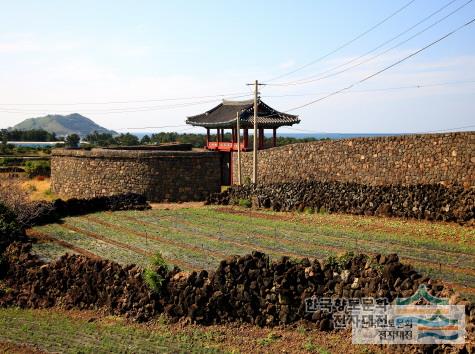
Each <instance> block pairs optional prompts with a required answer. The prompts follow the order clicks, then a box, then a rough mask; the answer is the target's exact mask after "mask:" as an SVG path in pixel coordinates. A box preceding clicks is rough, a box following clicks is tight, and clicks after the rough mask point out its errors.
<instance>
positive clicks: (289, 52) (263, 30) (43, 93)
mask: <svg viewBox="0 0 475 354" xmlns="http://www.w3.org/2000/svg"><path fill="white" fill-rule="evenodd" d="M408 1H409V0H398V1H389V0H388V1H376V0H372V1H343V0H341V1H279V2H277V1H259V2H255V1H239V2H238V1H233V2H231V1H227V2H224V1H100V2H99V1H74V2H73V1H47V0H44V1H21V0H20V1H2V2H1V5H2V6H1V8H2V12H1V13H0V80H1V83H2V84H1V85H0V104H1V106H0V117H1V118H0V121H1V124H0V125H1V126H2V127H6V126H11V125H13V124H15V123H17V122H19V121H21V120H23V119H25V118H29V117H35V116H40V115H44V114H47V113H51V114H52V113H61V114H66V113H72V112H78V113H82V114H84V115H86V116H88V117H90V118H92V119H93V120H94V121H96V122H98V123H99V124H102V125H104V126H106V127H108V128H113V129H122V130H121V131H126V130H127V129H126V128H140V127H161V126H170V125H180V126H181V125H183V124H184V120H185V117H186V116H187V115H193V114H197V113H201V112H203V111H205V110H207V109H209V108H211V107H213V106H214V105H215V104H217V103H219V100H220V98H219V97H215V98H207V99H195V100H190V99H188V100H181V101H164V102H160V101H154V102H149V101H145V102H131V103H123V102H122V103H114V104H91V103H103V102H110V101H137V100H151V99H162V98H178V97H190V96H207V95H218V94H228V93H232V94H235V93H239V96H241V95H246V94H250V90H249V88H248V87H246V86H245V83H247V82H251V81H253V80H254V79H259V80H262V81H266V80H267V79H269V78H272V77H275V76H277V75H281V74H284V73H286V72H289V71H291V70H294V69H295V68H298V67H300V66H302V65H304V64H306V63H308V62H310V61H312V60H313V59H315V58H318V57H320V56H321V55H323V54H325V53H328V52H329V51H331V50H333V49H335V48H336V47H338V46H339V45H341V44H343V43H345V42H347V41H348V40H350V39H351V38H353V37H355V36H356V35H358V34H359V33H362V32H364V31H365V30H367V29H368V28H370V27H371V26H372V25H374V24H376V23H377V22H379V21H380V20H382V19H383V18H385V17H386V16H388V15H389V14H391V13H392V12H394V11H395V10H396V9H398V8H400V7H402V6H403V5H404V4H406V3H408ZM467 1H468V0H455V1H454V2H453V3H452V4H451V5H450V6H448V7H447V8H446V9H445V10H444V11H441V12H440V13H439V14H437V15H435V16H434V17H433V18H431V19H429V20H428V21H426V22H424V23H423V24H421V25H420V26H418V27H417V28H415V29H414V30H412V31H411V32H409V33H408V34H406V35H405V36H402V37H401V38H400V39H398V40H397V41H395V42H393V43H391V44H392V45H394V44H395V43H398V42H399V41H401V40H404V39H405V38H408V37H409V36H411V35H412V34H414V33H416V32H417V31H418V30H421V29H423V28H424V27H426V26H428V25H429V24H431V23H432V22H434V21H437V19H439V18H441V17H443V16H445V15H446V14H448V13H449V12H451V11H452V10H454V9H455V8H457V7H458V6H461V5H462V4H464V3H466V2H467ZM448 2H449V0H446V1H435V0H434V1H428V0H416V1H414V2H413V3H412V4H411V5H409V6H408V7H407V8H406V9H404V10H403V11H401V12H400V13H399V14H398V15H396V16H395V17H394V18H392V19H390V20H389V21H387V22H386V23H384V24H383V25H381V26H380V27H378V28H377V29H375V30H374V31H372V32H370V33H369V34H368V35H366V36H364V37H363V38H361V39H359V40H358V41H356V42H354V43H353V44H351V45H349V46H347V47H345V48H344V49H342V50H341V51H338V52H337V53H335V54H333V55H331V56H329V57H328V58H326V59H325V60H323V61H321V62H318V63H316V64H315V65H312V66H309V67H307V68H305V69H304V70H301V71H299V72H297V73H295V74H293V75H289V76H287V77H284V78H282V79H280V80H276V81H275V82H279V81H291V80H296V79H301V78H304V77H308V76H311V75H316V74H318V73H321V72H322V71H326V70H328V69H329V68H332V67H334V66H336V65H340V64H342V63H345V62H347V61H349V60H351V59H354V58H356V57H358V56H360V55H361V54H363V53H365V52H367V51H369V50H370V49H372V48H374V47H375V46H377V45H378V44H380V43H381V42H383V41H385V40H387V39H389V38H391V37H393V36H395V35H397V34H398V33H400V32H401V31H403V30H405V29H406V28H408V27H410V26H412V25H413V24H415V23H416V22H418V21H419V20H421V19H423V18H424V17H426V16H428V15H429V14H430V13H432V12H434V11H436V10H437V9H439V8H440V7H442V6H443V5H445V4H447V3H448ZM473 17H475V4H474V3H469V4H468V5H466V6H465V7H464V8H463V9H461V10H460V11H459V12H457V13H455V14H454V15H452V16H451V17H449V18H447V19H446V20H444V21H442V22H441V23H440V24H438V25H437V26H434V28H432V29H430V30H428V31H427V32H425V33H423V34H422V35H420V36H418V37H416V38H414V39H413V40H411V41H409V42H408V43H406V44H404V45H402V46H401V47H399V48H397V49H394V50H392V51H389V52H388V53H386V54H384V55H381V56H380V57H378V58H377V59H375V60H372V61H369V62H368V63H366V64H364V65H361V66H358V67H356V68H354V69H352V70H348V71H347V72H345V73H343V74H340V75H336V76H334V77H332V78H329V79H326V80H320V81H317V82H313V83H308V84H305V85H293V86H270V85H269V86H265V87H263V88H262V96H263V99H264V100H265V101H266V102H267V103H269V104H271V105H273V106H274V107H275V108H277V109H279V110H283V111H285V110H287V109H289V108H292V107H295V106H299V105H301V104H304V103H306V102H308V101H312V100H315V99H317V98H318V97H321V96H324V95H325V93H326V92H331V91H332V90H336V89H339V88H341V87H344V86H346V85H348V84H350V83H352V82H354V81H357V80H358V79H361V78H362V77H364V76H366V75H368V74H371V73H373V72H375V71H378V70H379V69H381V68H382V67H384V66H386V65H389V64H391V63H393V62H395V61H397V60H399V59H400V58H402V57H404V56H406V55H408V54H409V53H411V52H412V51H415V50H417V49H419V48H420V47H422V46H424V45H425V44H427V43H429V42H431V41H433V40H434V39H437V38H439V37H440V36H442V35H444V34H445V33H447V32H449V31H450V30H452V29H454V28H456V27H458V26H459V25H461V24H463V23H465V22H467V21H468V20H470V19H472V18H473ZM390 46H391V45H388V46H385V47H382V48H381V49H380V50H379V51H376V52H375V53H376V54H377V53H378V52H380V51H383V50H385V49H386V48H389V47H390ZM363 59H364V58H363ZM343 68H344V67H343ZM472 80H473V81H475V25H472V26H470V27H467V28H465V29H463V30H461V31H459V32H458V33H456V34H455V35H454V36H451V37H449V38H448V39H446V40H444V41H443V42H441V43H440V44H438V45H437V46H434V47H432V48H430V49H429V50H427V51H425V52H423V53H421V54H420V55H418V56H417V57H415V58H412V59H410V60H408V61H407V62H405V63H403V64H401V65H399V66H397V67H396V68H393V69H392V70H390V71H387V72H385V73H384V74H381V75H379V76H377V77H375V78H374V79H372V80H370V81H368V82H366V83H364V84H362V85H361V86H358V87H357V88H355V91H361V92H353V93H351V92H350V93H345V94H341V95H337V96H334V97H332V98H329V99H327V100H324V101H321V102H319V103H316V104H314V105H310V106H308V107H305V108H303V109H300V110H296V111H295V112H292V113H295V114H299V115H300V117H301V119H302V123H301V124H300V125H299V126H298V127H296V128H298V129H300V130H307V131H318V132H342V133H344V132H387V133H391V132H423V131H435V130H444V129H451V128H457V127H463V126H469V125H475V100H474V97H475V96H474V94H475V83H462V84H454V85H447V86H431V87H426V88H419V89H400V90H391V91H372V90H374V89H380V88H393V87H400V86H412V85H433V84H438V83H446V82H459V81H472ZM304 94H305V95H307V96H299V95H304ZM288 95H295V96H288ZM231 96H233V95H231ZM235 96H238V95H237V94H236V95H235ZM282 96H284V97H282ZM249 97H250V96H249ZM243 98H247V97H243ZM239 99H241V98H239ZM202 101H206V102H203V103H201V104H195V103H197V102H198V103H199V102H202ZM39 103H41V105H38V104H39ZM71 103H81V104H77V105H69V104H71ZM84 103H87V104H84ZM177 103H180V104H181V103H187V104H188V103H193V105H188V106H185V107H170V106H169V105H170V104H177ZM124 110H125V111H127V112H122V111H124ZM182 129H187V127H186V126H183V127H176V128H175V129H170V128H163V129H160V128H157V129H142V130H157V131H158V130H182ZM467 129H472V130H473V129H474V128H473V127H472V128H467ZM187 131H188V132H193V131H195V132H200V131H201V130H200V129H199V128H197V129H192V130H187ZM287 131H289V132H290V131H292V132H298V131H295V130H287Z"/></svg>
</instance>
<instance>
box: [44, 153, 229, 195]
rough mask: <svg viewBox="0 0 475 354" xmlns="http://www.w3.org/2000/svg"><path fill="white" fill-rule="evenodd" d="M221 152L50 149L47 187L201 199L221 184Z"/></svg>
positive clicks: (69, 191)
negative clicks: (49, 170)
mask: <svg viewBox="0 0 475 354" xmlns="http://www.w3.org/2000/svg"><path fill="white" fill-rule="evenodd" d="M220 178H221V175H220V155H219V154H217V153H213V152H196V151H146V150H130V151H126V150H109V149H92V150H89V151H88V150H67V149H54V150H53V152H52V157H51V188H52V191H53V192H54V193H57V194H58V195H60V196H62V197H66V198H93V197H97V196H110V195H115V194H122V193H127V192H133V193H139V194H143V195H145V196H146V197H147V199H148V200H150V201H190V200H204V199H205V198H206V197H207V196H208V195H209V194H210V193H215V192H219V191H220V188H221V180H220Z"/></svg>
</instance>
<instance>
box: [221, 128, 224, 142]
mask: <svg viewBox="0 0 475 354" xmlns="http://www.w3.org/2000/svg"><path fill="white" fill-rule="evenodd" d="M221 141H224V128H222V129H221Z"/></svg>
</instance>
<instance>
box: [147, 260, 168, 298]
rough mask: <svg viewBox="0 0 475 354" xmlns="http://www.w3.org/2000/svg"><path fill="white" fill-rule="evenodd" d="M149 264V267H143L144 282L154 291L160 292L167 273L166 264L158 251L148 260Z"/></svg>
mask: <svg viewBox="0 0 475 354" xmlns="http://www.w3.org/2000/svg"><path fill="white" fill-rule="evenodd" d="M150 264H151V266H150V268H147V269H145V270H144V272H143V278H144V281H145V284H147V286H148V288H149V289H150V290H152V291H153V292H154V293H160V291H161V289H162V284H163V281H164V280H165V277H166V275H167V273H168V265H167V263H166V262H165V260H164V259H163V256H162V255H161V254H160V252H157V253H155V255H154V256H153V257H152V258H151V260H150Z"/></svg>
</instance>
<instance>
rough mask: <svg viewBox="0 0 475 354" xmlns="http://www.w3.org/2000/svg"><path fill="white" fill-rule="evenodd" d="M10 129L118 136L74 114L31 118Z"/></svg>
mask: <svg viewBox="0 0 475 354" xmlns="http://www.w3.org/2000/svg"><path fill="white" fill-rule="evenodd" d="M10 129H11V130H15V129H16V130H31V129H43V130H46V131H47V132H50V133H56V135H57V136H66V135H69V134H74V133H75V134H78V135H80V136H82V137H84V136H86V135H87V134H90V133H92V132H94V131H97V132H99V133H110V134H117V132H115V131H113V130H109V129H106V128H104V127H101V126H100V125H98V124H96V123H94V122H93V121H92V120H91V119H89V118H86V117H84V116H82V115H80V114H79V113H73V114H69V115H66V116H63V115H60V114H49V115H47V116H45V117H38V118H29V119H25V120H24V121H23V122H21V123H18V124H17V125H15V126H13V127H12V128H10Z"/></svg>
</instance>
